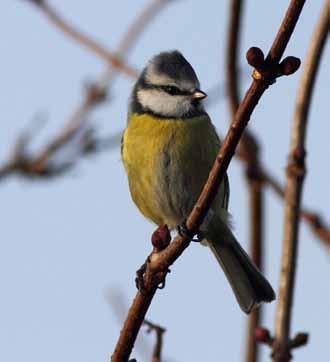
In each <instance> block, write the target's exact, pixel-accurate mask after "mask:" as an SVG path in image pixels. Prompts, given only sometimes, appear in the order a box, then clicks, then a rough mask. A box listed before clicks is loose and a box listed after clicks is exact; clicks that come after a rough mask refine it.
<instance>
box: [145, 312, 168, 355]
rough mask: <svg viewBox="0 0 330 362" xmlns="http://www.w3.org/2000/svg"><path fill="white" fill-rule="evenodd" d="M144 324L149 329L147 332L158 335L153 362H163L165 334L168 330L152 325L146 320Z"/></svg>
mask: <svg viewBox="0 0 330 362" xmlns="http://www.w3.org/2000/svg"><path fill="white" fill-rule="evenodd" d="M143 324H145V325H146V326H147V327H148V330H147V332H148V333H150V332H151V331H154V332H155V335H156V342H155V347H154V351H153V354H152V360H151V362H161V360H162V358H161V355H162V349H163V334H164V333H165V332H166V329H165V328H163V327H161V326H159V325H158V324H154V323H151V322H149V321H148V320H146V319H145V320H144V322H143Z"/></svg>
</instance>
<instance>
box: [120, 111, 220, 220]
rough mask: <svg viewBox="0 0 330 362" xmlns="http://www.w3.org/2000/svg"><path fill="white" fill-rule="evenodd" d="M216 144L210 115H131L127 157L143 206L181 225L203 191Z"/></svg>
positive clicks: (125, 145) (132, 187) (134, 191)
mask: <svg viewBox="0 0 330 362" xmlns="http://www.w3.org/2000/svg"><path fill="white" fill-rule="evenodd" d="M217 144H218V140H217V136H216V133H215V131H214V128H213V126H212V124H211V122H210V121H209V119H208V117H199V118H192V119H189V120H185V119H184V120H181V119H179V120H177V119H175V120H173V119H169V120H167V119H158V118H155V117H153V116H151V115H148V114H144V115H137V114H133V115H131V119H130V121H129V125H128V127H127V129H126V131H125V133H124V138H123V147H122V158H123V162H124V165H125V168H126V171H127V174H128V180H129V186H130V191H131V195H132V198H133V200H134V202H135V203H136V205H137V206H138V208H139V209H140V211H141V212H142V213H143V214H144V215H145V216H146V217H147V218H149V219H151V220H152V221H154V222H155V223H156V224H158V225H160V224H165V223H166V224H170V225H171V224H173V225H177V223H178V222H179V219H180V218H182V217H184V216H185V215H184V214H185V213H187V212H188V211H187V210H188V209H189V208H190V204H192V203H193V202H194V201H195V198H196V197H197V196H198V194H199V192H200V189H201V187H202V185H203V183H204V181H205V179H206V177H207V175H208V172H209V169H210V167H211V165H212V163H213V161H214V158H215V155H216V152H217ZM167 162H168V163H171V164H170V166H169V165H167ZM197 165H198V173H196V167H197ZM190 180H191V181H192V182H189V181H190ZM184 189H187V190H184ZM186 192H187V194H186ZM186 209H187V210H186Z"/></svg>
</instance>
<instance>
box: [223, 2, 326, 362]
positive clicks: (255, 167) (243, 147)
mask: <svg viewBox="0 0 330 362" xmlns="http://www.w3.org/2000/svg"><path fill="white" fill-rule="evenodd" d="M243 3H244V2H243V0H233V1H232V3H231V18H230V23H229V30H228V36H229V38H228V43H227V52H226V54H227V59H226V74H227V82H226V86H227V94H228V97H229V104H230V109H231V113H232V114H235V112H236V110H237V107H238V104H239V98H240V97H239V87H238V84H239V82H238V76H239V73H240V72H239V69H238V64H237V58H238V57H237V52H238V49H239V32H240V25H241V13H242V7H243ZM236 156H237V157H238V158H239V159H240V160H241V161H242V162H244V163H245V166H246V175H248V178H249V180H250V181H249V183H250V182H253V183H256V184H257V185H259V186H260V188H262V184H265V185H267V186H269V187H270V188H271V189H272V190H273V191H274V192H275V193H276V194H277V195H278V196H279V197H281V198H283V199H284V188H283V186H282V185H281V184H280V183H279V182H278V181H277V180H276V178H275V177H274V176H273V175H271V174H270V172H269V171H268V170H267V169H266V167H265V166H264V165H263V164H262V162H261V159H260V145H259V142H258V140H257V138H256V136H255V135H254V134H253V133H252V132H251V131H250V130H249V129H248V128H247V129H246V130H245V131H244V133H243V136H242V139H241V141H240V143H239V146H238V150H237V153H236ZM250 189H251V187H250ZM253 189H254V192H262V191H261V190H260V191H258V190H257V188H256V187H253ZM251 192H252V191H251ZM251 198H252V199H254V200H257V196H256V197H252V196H251ZM255 207H257V205H256V204H255ZM258 207H260V205H259V206H258ZM301 217H302V219H303V220H304V221H305V222H307V224H308V225H309V227H310V228H311V230H312V232H313V233H314V234H315V235H316V236H317V237H318V238H319V239H320V240H321V241H323V243H324V245H325V246H326V247H330V225H329V226H328V225H326V224H325V223H324V222H323V220H322V219H321V217H320V216H319V215H318V214H317V213H315V212H309V211H306V210H303V211H302V214H301ZM251 225H252V226H253V225H255V224H254V223H252V224H251ZM252 233H253V234H256V233H257V231H256V230H255V231H254V232H253V231H252ZM260 238H261V235H260V237H259V239H260ZM252 249H253V247H252ZM255 262H256V260H255ZM256 265H257V266H258V267H259V268H260V266H261V265H258V263H256ZM259 312H260V308H259V309H258V310H257V311H256V312H255V313H259ZM248 360H249V359H248ZM250 360H251V361H252V360H253V361H254V359H253V357H251V359H250Z"/></svg>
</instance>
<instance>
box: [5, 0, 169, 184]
mask: <svg viewBox="0 0 330 362" xmlns="http://www.w3.org/2000/svg"><path fill="white" fill-rule="evenodd" d="M28 1H30V2H32V3H34V4H35V5H37V6H39V7H43V6H46V7H47V4H46V2H44V1H42V0H28ZM169 1H170V0H154V1H152V2H151V3H149V4H148V5H147V6H146V7H145V8H144V9H143V10H142V12H141V14H139V15H138V16H137V17H136V19H135V20H134V21H133V23H132V25H131V26H130V27H129V28H128V30H127V32H126V33H125V34H124V36H123V40H122V41H121V42H120V45H119V48H118V52H117V53H118V54H120V56H121V58H122V57H124V56H125V55H126V54H127V53H128V51H129V50H130V48H131V47H132V46H133V45H134V44H135V42H136V40H137V38H138V37H139V36H140V35H141V33H142V32H143V30H145V28H146V26H147V25H148V24H149V23H150V22H151V20H152V19H153V18H154V17H155V16H156V15H157V14H158V13H159V12H160V11H161V9H163V7H164V6H165V5H166V4H167V3H169ZM47 9H48V10H49V9H50V8H49V7H47ZM50 12H51V13H53V12H54V10H52V9H50ZM55 18H56V16H55ZM60 22H61V21H60ZM67 27H68V28H69V29H70V26H67ZM76 32H77V31H76ZM81 37H82V38H87V36H86V35H81V34H80V36H79V37H78V38H81ZM87 39H88V38H87ZM87 42H89V40H87ZM91 43H93V41H91ZM118 70H120V68H118V67H116V68H113V66H112V65H111V64H110V65H109V69H108V70H107V72H105V75H104V76H102V77H100V80H99V81H98V82H95V83H94V84H89V85H88V86H87V87H86V88H85V96H84V98H83V100H82V101H81V104H79V105H78V107H77V109H76V110H75V111H74V112H73V116H72V117H71V118H70V119H69V120H68V121H67V122H66V123H65V124H64V126H63V128H62V129H61V130H60V132H59V133H58V135H57V136H55V137H54V139H53V140H51V141H50V142H48V143H47V144H46V145H45V146H44V147H43V149H42V150H41V151H40V152H38V153H37V154H35V155H31V154H30V153H29V152H28V146H29V142H30V140H31V136H32V135H31V134H30V133H31V132H23V134H21V135H20V136H19V137H18V140H17V141H16V142H15V144H14V147H13V151H12V156H11V157H9V159H8V160H7V162H5V164H4V165H2V166H1V167H0V180H3V179H5V178H6V177H8V176H11V175H14V174H15V173H17V174H20V175H21V176H24V177H29V178H43V179H48V178H49V177H55V176H60V175H62V174H64V173H65V172H66V171H68V170H69V169H71V168H72V166H73V165H74V160H73V159H70V160H68V161H65V162H64V163H59V162H56V163H54V162H50V161H51V160H52V159H53V158H54V157H55V156H56V153H57V152H59V151H61V150H63V149H64V147H66V146H68V145H69V144H70V143H72V142H73V140H74V139H75V138H77V137H78V136H79V137H78V138H79V147H80V149H79V153H81V154H90V153H96V152H99V151H101V150H104V149H105V148H106V147H111V146H113V144H114V143H116V142H117V140H118V138H121V135H119V136H118V135H117V134H116V135H114V136H110V137H107V138H102V139H98V138H96V137H95V135H94V133H93V130H92V129H91V128H87V127H86V123H87V115H88V113H89V112H90V111H91V110H92V109H93V108H94V107H95V106H97V105H99V104H100V103H101V102H103V101H105V100H106V98H107V94H108V90H107V86H108V85H109V84H110V82H111V81H113V80H114V77H115V75H116V74H117V72H118ZM136 75H137V74H136ZM84 127H85V128H84ZM27 135H28V137H27Z"/></svg>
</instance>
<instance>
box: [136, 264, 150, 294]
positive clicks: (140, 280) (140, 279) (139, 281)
mask: <svg viewBox="0 0 330 362" xmlns="http://www.w3.org/2000/svg"><path fill="white" fill-rule="evenodd" d="M147 263H148V260H146V261H145V262H144V263H143V264H142V265H141V266H140V268H139V269H138V270H137V271H136V273H135V274H136V277H135V286H136V289H137V290H138V291H139V292H141V293H143V292H144V291H145V285H144V274H145V272H146V270H147Z"/></svg>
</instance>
